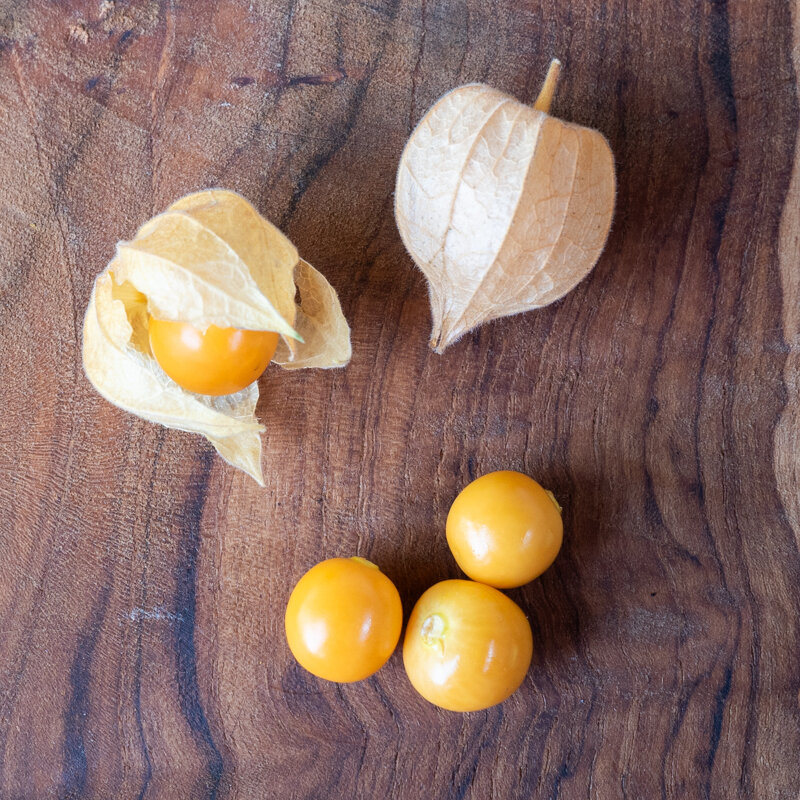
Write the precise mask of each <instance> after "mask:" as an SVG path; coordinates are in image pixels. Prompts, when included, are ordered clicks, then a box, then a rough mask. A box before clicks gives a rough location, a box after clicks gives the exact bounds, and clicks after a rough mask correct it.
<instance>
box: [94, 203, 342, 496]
mask: <svg viewBox="0 0 800 800" xmlns="http://www.w3.org/2000/svg"><path fill="white" fill-rule="evenodd" d="M298 291H299V295H300V297H299V301H298V302H297V303H296V302H295V299H296V296H297V294H298ZM148 314H150V315H152V316H154V317H156V318H158V319H164V320H174V321H180V322H188V323H190V324H192V325H194V326H195V327H197V328H199V329H201V330H205V329H206V328H207V327H208V326H209V325H216V326H219V327H222V328H226V327H231V328H243V329H248V330H265V331H276V332H277V333H279V334H280V335H281V342H280V344H279V345H278V350H277V352H276V354H275V357H274V359H273V361H275V362H276V363H278V364H280V365H281V366H282V367H284V368H286V369H299V368H303V367H340V366H344V365H345V364H346V363H347V362H348V361H349V359H350V329H349V327H348V325H347V321H346V320H345V318H344V315H343V314H342V309H341V306H340V305H339V300H338V298H337V296H336V292H335V291H334V290H333V288H332V287H331V286H330V284H329V283H328V282H327V280H325V278H324V277H323V276H322V275H321V274H320V273H319V272H317V270H315V269H314V268H313V267H312V266H311V265H310V264H308V263H306V262H305V261H303V260H302V259H301V258H300V257H299V256H298V253H297V250H296V248H295V247H294V245H293V244H292V243H291V242H290V241H289V239H287V238H286V237H285V236H284V235H283V234H282V233H281V232H280V231H279V230H278V229H277V228H276V227H275V226H274V225H272V224H271V223H270V222H268V221H267V220H266V219H264V218H263V217H261V215H260V214H259V213H258V212H257V211H256V210H255V208H253V206H252V205H250V203H248V202H247V200H245V199H244V198H243V197H240V196H239V195H238V194H235V193H234V192H229V191H225V190H218V189H214V190H209V191H205V192H197V193H195V194H191V195H187V196H186V197H184V198H182V199H180V200H178V201H177V202H175V203H173V204H172V205H171V206H170V207H169V208H168V209H167V210H166V211H165V212H164V213H163V214H160V215H159V216H157V217H154V218H153V219H151V220H150V221H149V222H147V223H145V224H144V225H143V226H142V227H141V228H140V229H139V231H138V232H137V234H136V236H135V237H134V239H133V240H132V241H130V242H120V243H119V245H118V246H117V253H116V256H115V257H114V259H113V260H112V261H111V263H110V264H109V265H108V266H107V267H106V269H105V270H104V271H103V272H102V273H101V274H100V275H99V276H98V278H97V280H96V281H95V285H94V288H93V290H92V294H91V298H90V300H89V305H88V308H87V311H86V318H85V322H84V331H83V364H84V369H85V370H86V374H87V376H88V378H89V380H90V381H91V382H92V384H93V385H94V387H95V388H96V389H97V391H98V392H99V393H100V394H101V395H103V397H105V398H106V399H107V400H109V401H110V402H112V403H114V404H115V405H117V406H119V407H120V408H123V409H125V410H126V411H130V412H131V413H133V414H136V415H137V416H139V417H142V418H144V419H146V420H150V421H151V422H158V423H160V424H162V425H165V426H167V427H168V428H177V429H179V430H183V431H189V432H191V433H199V434H202V435H203V436H205V437H206V438H207V439H208V440H209V441H210V442H211V443H212V444H213V445H214V447H215V448H216V449H217V452H218V453H219V454H220V455H221V456H222V457H223V458H224V459H225V460H227V461H229V462H230V463H231V464H233V465H234V466H236V467H238V468H239V469H242V470H244V471H245V472H247V473H248V474H249V475H251V476H252V477H253V478H254V479H255V480H256V481H258V483H259V484H261V485H262V486H263V485H264V479H263V473H262V470H261V437H260V433H261V432H262V431H263V430H264V427H263V426H262V425H261V424H260V423H259V422H258V420H257V419H256V417H255V407H256V402H257V400H258V384H257V383H252V384H250V386H248V387H246V388H245V389H243V390H242V391H240V392H237V393H236V394H232V395H224V396H221V397H211V396H206V395H199V394H194V393H192V392H188V391H186V390H185V389H182V388H181V387H180V386H178V384H177V383H175V382H174V381H173V380H172V379H171V378H169V377H168V376H167V375H166V373H165V372H164V371H163V370H162V369H161V367H160V366H159V365H158V363H157V362H156V360H155V358H154V357H153V354H152V352H151V349H150V343H149V338H148Z"/></svg>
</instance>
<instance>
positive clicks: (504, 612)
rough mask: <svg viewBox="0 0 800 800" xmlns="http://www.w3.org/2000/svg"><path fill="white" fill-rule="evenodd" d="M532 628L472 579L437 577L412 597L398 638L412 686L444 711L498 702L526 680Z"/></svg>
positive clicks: (494, 591)
mask: <svg viewBox="0 0 800 800" xmlns="http://www.w3.org/2000/svg"><path fill="white" fill-rule="evenodd" d="M532 654H533V637H532V635H531V626H530V624H529V623H528V620H527V618H526V617H525V614H523V613H522V609H521V608H520V607H519V606H518V605H517V604H516V603H515V602H514V601H513V600H510V599H509V598H508V597H506V596H505V595H504V594H503V593H502V592H499V591H498V590H497V589H493V588H492V587H491V586H486V585H485V584H482V583H475V582H473V581H462V580H451V581H442V582H441V583H437V584H435V585H434V586H432V587H431V588H430V589H428V591H427V592H425V593H424V594H423V595H422V597H420V599H419V600H418V601H417V604H416V606H414V610H413V611H412V612H411V618H410V619H409V621H408V627H407V628H406V636H405V639H404V641H403V663H404V664H405V668H406V673H407V674H408V677H409V680H410V681H411V684H412V685H413V686H414V688H415V689H416V690H417V691H418V692H419V693H420V694H421V695H422V696H423V697H424V698H425V699H426V700H428V701H430V702H431V703H433V704H434V705H437V706H440V707H441V708H446V709H448V710H449V711H479V710H480V709H482V708H489V707H490V706H493V705H496V704H497V703H502V702H503V700H505V699H506V698H507V697H509V696H510V695H511V694H513V693H514V692H515V691H516V690H517V689H518V688H519V686H520V684H521V683H522V681H523V680H524V679H525V675H526V673H527V671H528V667H529V666H530V663H531V656H532Z"/></svg>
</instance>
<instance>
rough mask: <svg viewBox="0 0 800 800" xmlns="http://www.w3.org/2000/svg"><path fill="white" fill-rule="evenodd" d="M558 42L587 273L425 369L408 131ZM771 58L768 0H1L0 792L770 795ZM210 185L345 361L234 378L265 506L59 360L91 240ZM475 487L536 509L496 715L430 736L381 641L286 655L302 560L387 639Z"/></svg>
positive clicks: (104, 241)
mask: <svg viewBox="0 0 800 800" xmlns="http://www.w3.org/2000/svg"><path fill="white" fill-rule="evenodd" d="M793 14H794V16H793ZM553 56H558V57H560V58H561V59H562V61H563V62H564V71H563V77H562V81H561V84H560V86H559V91H558V94H557V96H556V101H555V105H554V109H553V111H554V113H556V114H557V115H559V116H563V117H565V118H568V119H570V120H573V121H575V122H578V123H581V124H584V125H590V126H593V127H596V128H598V129H599V130H601V131H602V132H603V133H604V134H605V135H606V136H607V137H608V138H609V140H610V142H611V145H612V148H613V150H614V153H615V155H616V159H617V164H618V198H617V212H616V216H615V220H614V225H613V229H612V233H611V238H610V240H609V242H608V246H607V249H606V251H605V253H604V255H603V256H602V258H601V260H600V262H599V264H598V265H597V267H596V269H595V270H594V272H593V273H592V274H591V276H590V277H589V278H588V279H587V280H585V281H584V282H583V283H581V284H580V285H579V286H578V288H577V289H576V290H575V291H574V292H572V293H571V294H569V295H568V296H567V297H566V298H564V299H563V300H562V301H560V302H559V303H557V304H555V305H553V306H551V307H549V308H546V309H544V310H541V311H537V312H531V313H528V314H524V315H522V316H518V317H514V318H510V319H506V320H503V321H500V322H496V323H493V324H490V325H488V326H486V327H484V328H483V329H481V330H479V331H477V332H474V333H472V334H469V335H467V336H466V337H465V338H464V339H462V340H461V341H460V342H458V343H457V344H456V345H454V346H453V347H451V348H450V349H448V350H447V351H446V352H445V354H444V355H441V356H438V355H434V354H433V353H431V352H430V350H429V349H428V347H427V339H428V333H429V326H430V319H429V310H428V300H427V295H426V288H425V284H424V280H423V278H422V275H421V274H420V273H419V272H418V271H417V270H416V269H415V268H414V266H413V264H412V262H411V260H410V258H409V257H408V256H407V255H406V253H405V252H404V250H403V247H402V245H401V242H400V239H399V236H398V233H397V230H396V227H395V224H394V220H393V216H392V192H393V187H394V175H395V170H396V167H397V163H398V158H399V156H400V152H401V150H402V147H403V144H404V142H405V139H406V138H407V136H408V135H409V133H410V131H411V129H412V127H413V126H414V125H415V123H416V121H417V120H418V119H419V118H420V117H421V115H422V114H423V112H424V111H425V109H426V108H427V107H428V106H429V105H430V104H431V103H432V102H433V101H434V100H435V99H436V98H437V97H438V96H439V95H440V94H442V93H443V92H445V91H446V90H448V89H450V88H452V87H453V86H456V85H458V84H461V83H466V82H469V81H476V80H479V81H485V82H487V83H490V84H491V85H493V86H496V87H498V88H500V89H502V90H505V91H508V92H510V93H513V94H514V95H516V96H517V97H519V98H520V99H521V100H524V101H528V102H529V101H531V100H532V99H533V98H535V96H536V93H537V91H538V88H539V84H540V82H541V79H542V78H543V76H544V73H545V71H546V68H547V64H548V62H549V60H550V58H551V57H553ZM793 59H794V61H793ZM798 59H800V11H798V9H797V7H796V6H795V4H794V3H792V2H791V1H790V0H787V1H786V2H782V1H781V0H748V1H747V2H744V1H742V2H739V1H738V0H737V2H733V1H731V2H728V3H726V2H724V0H716V1H715V2H711V1H710V0H708V1H706V0H703V1H702V2H700V1H699V0H698V1H697V2H691V0H642V1H641V2H630V0H628V2H625V1H624V0H609V1H608V2H601V1H600V0H586V2H572V1H571V0H555V1H549V2H544V1H542V2H534V1H533V0H525V1H524V2H522V1H521V0H520V1H519V2H512V0H508V1H507V2H500V0H496V1H492V0H420V1H419V2H399V0H342V2H339V1H338V0H276V1H275V2H249V0H220V1H219V2H212V0H202V1H201V0H180V2H175V1H174V0H162V2H155V0H152V1H150V2H148V1H147V0H131V2H126V1H125V0H103V1H102V2H101V1H100V0H85V1H84V0H80V1H78V0H71V1H70V2H46V1H45V0H31V1H30V2H13V1H9V0H4V2H1V3H0V168H1V169H0V176H1V177H2V184H0V797H2V798H51V797H53V798H55V797H87V798H110V797H113V798H205V797H208V798H210V797H218V798H223V797H224V798H231V797H237V798H260V797H264V798H305V797H308V798H311V797H314V798H334V797H335V798H339V797H341V798H353V797H360V798H382V797H392V798H402V800H409V799H411V800H413V798H465V797H466V798H488V797H495V798H531V797H536V798H601V799H602V800H605V799H606V798H617V797H624V798H630V799H631V800H638V799H640V798H648V799H649V798H708V797H710V798H725V799H726V800H727V799H728V798H739V797H742V798H759V799H760V798H764V799H765V800H766V799H769V800H783V799H784V798H796V797H797V791H798V784H799V783H800V757H799V756H798V754H800V710H799V709H798V694H799V692H800V669H798V656H799V655H800V625H799V622H798V619H799V616H798V606H799V605H800V588H799V586H800V583H799V581H800V557H799V556H798V534H799V533H800V500H799V499H798V489H799V488H800V486H799V484H800V481H798V477H799V476H798V456H800V416H799V414H800V381H799V380H798V375H799V374H800V373H798V360H799V359H800V310H799V309H800V263H799V261H800V258H799V256H800V246H799V244H798V242H799V241H800V240H799V238H798V237H800V203H799V202H798V201H799V200H800V184H799V183H798V181H799V180H800V177H798V176H800V170H799V169H798V156H797V154H796V144H797V127H798V126H797V123H798V97H797V93H798V84H797V74H796V68H797V60H798ZM211 186H225V187H228V188H231V189H235V190H237V191H239V192H241V193H242V194H244V195H245V196H246V197H247V198H248V199H250V200H251V201H252V202H253V203H254V204H255V205H256V206H257V207H258V209H259V210H260V211H261V212H262V213H263V214H265V215H266V216H268V217H269V218H270V219H272V220H273V221H275V222H276V224H278V225H280V227H281V228H282V229H283V230H284V231H285V232H286V233H287V234H288V235H289V236H290V237H291V239H292V240H293V241H294V242H295V243H296V244H297V246H298V249H299V251H300V253H301V255H302V256H303V257H304V258H306V259H307V260H308V261H310V262H311V263H313V264H314V265H315V266H316V267H318V268H319V269H320V270H321V271H322V272H323V273H324V274H325V275H326V276H327V277H328V278H329V279H330V281H331V282H332V283H333V285H334V286H335V288H336V289H337V291H338V292H339V294H340V297H341V299H342V305H343V308H344V311H345V313H346V314H347V317H348V319H349V321H350V324H351V326H352V332H353V333H352V336H353V360H352V363H351V364H350V366H349V367H347V368H346V369H344V370H338V371H327V372H323V371H304V372H302V373H296V374H289V373H285V372H282V371H281V370H280V369H278V368H274V367H273V368H270V370H268V372H267V374H266V375H265V376H264V378H263V379H262V381H261V390H262V400H261V401H260V403H259V408H258V414H259V416H260V418H261V419H263V421H264V422H265V424H266V426H267V433H266V435H265V436H264V466H265V475H266V482H267V486H266V488H265V489H260V488H259V487H258V486H257V485H256V484H255V483H254V482H253V481H252V480H250V479H249V478H247V477H246V476H245V475H243V474H242V473H239V472H237V471H235V470H233V469H232V468H230V467H229V466H228V465H226V464H225V463H224V462H222V461H221V460H220V459H219V458H218V457H217V456H216V455H215V454H214V452H213V450H212V448H211V447H210V445H208V444H206V443H205V442H204V441H203V440H201V439H200V438H199V437H193V436H190V435H188V434H182V433H179V432H175V431H166V430H165V429H163V428H159V427H157V426H155V425H152V424H148V423H145V422H142V421H140V420H138V419H137V418H135V417H133V416H130V415H128V414H126V413H124V412H122V411H120V410H118V409H117V408H115V407H114V406H111V405H110V404H109V403H107V402H106V401H104V400H103V399H101V398H100V397H99V396H98V395H97V394H96V393H95V392H94V391H93V390H92V388H91V387H90V386H89V384H88V383H87V381H86V379H85V377H84V375H83V372H82V368H81V360H80V335H81V325H82V317H83V312H84V309H85V305H86V302H87V299H88V296H89V291H90V288H91V284H92V280H93V279H94V276H95V275H96V274H97V273H98V272H99V271H100V270H101V269H102V268H103V267H104V266H105V264H106V263H107V261H108V260H109V258H110V257H111V255H112V253H113V247H114V243H115V242H116V241H117V240H118V239H121V238H130V237H131V236H132V235H133V233H134V231H135V230H136V228H137V227H138V226H139V225H140V224H141V223H142V222H143V221H144V220H146V219H147V218H148V217H150V216H151V215H153V214H154V213H156V212H159V211H161V210H163V209H164V208H165V207H166V206H167V205H168V204H169V203H170V202H171V201H172V200H174V199H175V198H177V197H179V196H180V195H182V194H184V193H186V192H189V191H192V190H196V189H201V188H205V187H211ZM497 468H512V469H519V470H523V471H525V472H528V473H529V474H531V475H533V476H535V477H537V478H538V479H539V480H540V481H541V482H542V483H543V484H545V485H546V486H548V487H549V488H551V489H552V490H553V491H554V492H555V494H556V496H557V497H558V499H559V501H560V502H561V504H562V505H563V506H564V514H565V529H566V536H565V542H564V547H563V550H562V552H561V555H560V556H559V558H558V560H557V561H556V564H555V566H554V567H553V568H552V569H551V570H550V571H549V572H547V573H546V574H545V575H544V576H543V577H542V578H540V579H539V580H537V581H535V582H534V583H532V584H530V585H528V586H526V587H524V588H522V589H519V590H514V591H512V592H510V596H511V597H512V598H513V599H515V600H516V601H518V602H519V603H520V604H521V606H522V607H523V608H524V609H525V611H526V613H527V614H528V615H529V618H530V621H531V624H532V627H533V632H534V638H535V653H534V659H533V664H532V667H531V669H530V672H529V675H528V677H527V679H526V681H525V683H524V684H523V686H522V688H521V689H520V691H519V692H518V693H517V694H515V695H514V696H513V697H512V698H511V699H510V700H509V701H507V702H506V703H505V704H503V705H502V706H500V707H497V708H494V709H491V710H488V711H483V712H476V713H471V714H466V715H458V714H452V713H448V712H445V711H441V710H438V709H436V708H435V707H433V706H431V705H429V704H427V703H426V701H424V700H422V699H421V698H420V697H419V696H417V695H416V694H415V692H414V691H413V689H412V688H411V686H410V684H409V682H408V680H407V678H406V676H405V673H404V670H403V665H402V659H401V657H400V653H399V651H398V652H396V653H395V655H394V656H393V657H392V659H391V660H390V662H389V663H388V665H387V666H386V667H385V668H384V669H383V670H381V671H380V672H379V673H378V674H377V676H375V677H373V678H370V679H368V680H367V681H365V682H363V683H360V684H353V685H341V686H340V685H335V684H329V683H324V682H322V681H320V680H317V679H316V678H313V677H311V676H310V675H309V674H307V673H305V672H304V671H303V670H302V669H301V668H299V667H298V666H297V665H296V663H295V662H294V661H293V659H292V657H291V655H290V653H289V651H288V648H287V645H286V643H285V639H284V634H283V611H284V608H285V604H286V601H287V599H288V596H289V593H290V591H291V588H292V586H293V585H294V582H295V581H296V580H297V579H298V578H299V576H300V575H301V574H302V573H303V572H304V571H305V570H306V569H308V568H309V567H310V566H312V565H313V564H314V563H316V562H317V561H319V560H321V559H323V558H326V557H331V556H337V555H352V554H359V555H362V556H365V557H368V558H370V559H372V560H374V561H376V562H377V563H378V564H380V565H381V567H382V568H383V569H384V570H385V571H386V572H387V574H388V575H389V576H390V577H391V578H392V579H393V580H394V581H395V582H396V584H397V586H398V588H399V589H400V592H401V595H402V597H403V602H404V608H405V612H406V615H407V614H408V613H409V612H410V609H411V607H412V605H413V603H414V601H415V599H416V598H417V597H418V596H419V595H420V593H421V592H422V591H423V590H424V589H425V588H426V587H428V586H429V585H431V584H432V583H434V582H436V581H437V580H440V579H443V578H446V577H454V576H457V575H458V574H459V572H458V569H457V567H456V566H455V564H454V561H453V559H452V557H451V556H450V554H449V551H448V549H447V545H446V541H445V538H444V522H445V517H446V514H447V510H448V507H449V504H450V503H451V502H452V500H453V498H454V497H455V495H456V493H457V492H458V491H459V489H460V488H461V487H462V486H464V485H465V484H466V483H467V482H468V481H469V480H470V479H471V478H473V477H475V476H477V475H480V474H482V473H484V472H487V471H490V470H492V469H497Z"/></svg>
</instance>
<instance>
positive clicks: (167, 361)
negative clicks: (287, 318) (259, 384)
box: [150, 317, 278, 395]
mask: <svg viewBox="0 0 800 800" xmlns="http://www.w3.org/2000/svg"><path fill="white" fill-rule="evenodd" d="M277 346H278V334H277V333H274V332H273V331H245V330H240V329H239V328H218V327H217V326H216V325H210V326H209V327H208V329H207V330H206V332H205V333H203V332H202V331H200V330H198V329H197V328H195V327H194V326H193V325H189V324H188V323H186V322H169V321H167V320H161V319H155V318H154V317H150V348H151V350H152V351H153V355H154V356H155V359H156V361H158V363H159V364H160V365H161V369H163V370H164V372H166V373H167V375H169V377H170V378H172V380H174V381H175V383H177V384H178V385H179V386H182V387H183V388H184V389H187V390H188V391H190V392H196V393H197V394H208V395H223V394H233V393H234V392H238V391H240V390H241V389H244V388H245V386H249V385H250V384H251V383H252V382H253V381H255V380H258V378H259V377H260V376H261V373H262V372H263V371H264V370H265V369H266V368H267V364H269V362H270V361H271V360H272V357H273V356H274V355H275V349H276V348H277Z"/></svg>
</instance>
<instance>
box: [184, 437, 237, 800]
mask: <svg viewBox="0 0 800 800" xmlns="http://www.w3.org/2000/svg"><path fill="white" fill-rule="evenodd" d="M213 459H214V453H213V451H212V450H211V449H210V448H208V447H204V448H203V450H202V452H201V453H200V455H199V456H198V469H197V473H196V475H197V477H196V478H195V479H194V480H193V481H192V483H191V484H190V486H189V488H188V492H187V498H186V502H185V505H184V511H183V514H182V515H181V516H182V519H183V520H184V533H185V539H184V543H183V558H182V560H181V561H180V562H179V563H178V564H177V565H176V572H177V574H176V582H177V586H176V591H175V602H174V608H175V611H174V613H175V617H176V624H175V659H176V662H175V665H176V675H177V681H178V697H179V699H180V706H181V711H182V712H183V716H184V718H185V719H186V722H187V724H188V725H189V728H190V729H191V731H192V733H193V734H194V736H195V738H196V740H197V742H198V744H199V745H200V746H201V747H202V748H203V749H204V750H205V751H206V758H207V768H208V775H209V783H208V795H207V797H208V800H214V798H216V797H217V791H218V789H219V786H220V781H221V780H222V775H223V772H224V769H225V764H224V761H223V758H222V755H221V753H220V751H219V750H218V749H217V746H216V744H215V743H214V737H213V736H212V734H211V729H210V727H209V724H208V719H207V717H206V714H205V711H204V710H203V704H202V701H201V699H200V688H199V686H198V683H197V657H196V642H195V614H196V603H197V584H196V581H197V560H198V558H199V555H200V527H201V524H202V519H203V507H204V506H205V503H206V499H207V498H206V488H207V483H208V477H209V474H210V472H211V467H212V465H213Z"/></svg>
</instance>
